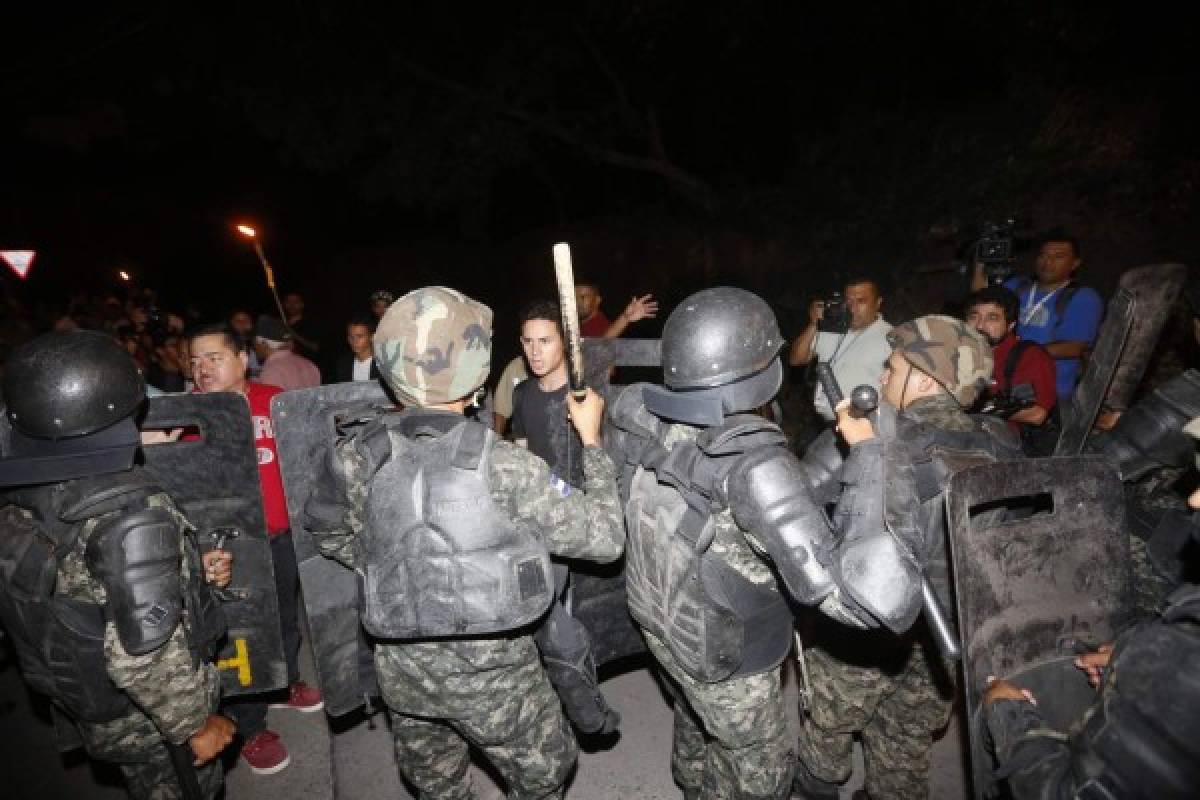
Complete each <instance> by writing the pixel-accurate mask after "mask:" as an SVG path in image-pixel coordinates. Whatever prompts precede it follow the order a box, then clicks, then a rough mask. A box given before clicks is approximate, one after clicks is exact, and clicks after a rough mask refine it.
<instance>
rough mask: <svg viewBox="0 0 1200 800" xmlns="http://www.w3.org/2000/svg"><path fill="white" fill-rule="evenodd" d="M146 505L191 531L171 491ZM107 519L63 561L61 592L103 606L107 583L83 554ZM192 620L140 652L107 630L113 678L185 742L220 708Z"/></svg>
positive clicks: (212, 671) (89, 525)
mask: <svg viewBox="0 0 1200 800" xmlns="http://www.w3.org/2000/svg"><path fill="white" fill-rule="evenodd" d="M146 504H147V505H148V506H149V507H151V508H161V509H165V510H166V511H169V512H170V513H171V515H172V516H174V517H175V519H176V522H178V523H179V524H180V526H181V527H182V528H183V529H184V530H191V525H190V524H189V523H188V521H187V520H186V519H185V518H184V517H183V515H182V514H180V513H179V511H178V510H177V509H176V508H175V504H174V503H173V502H171V498H170V497H168V496H167V495H165V494H158V495H153V496H151V497H150V498H148V499H147V501H146ZM104 519H106V517H94V518H92V519H89V520H88V521H87V522H85V523H84V524H83V528H82V530H81V532H80V536H79V541H78V543H77V545H76V547H75V548H74V549H73V550H72V551H71V552H70V553H68V554H67V555H66V556H64V557H63V559H62V560H61V561H60V562H59V566H58V578H57V581H58V582H57V589H56V591H57V592H58V593H60V594H64V595H66V596H68V597H70V598H72V599H74V600H83V601H87V602H92V603H96V604H99V605H103V604H104V603H105V602H106V600H107V595H106V594H105V591H104V587H103V586H102V585H101V584H100V582H99V581H98V580H96V579H95V578H93V577H92V575H91V573H90V572H88V569H87V567H86V566H85V564H84V557H83V552H84V549H85V548H86V546H87V542H88V539H89V537H90V536H91V534H92V532H93V531H94V530H95V529H96V526H97V525H99V523H100V522H101V521H103V520H104ZM185 558H186V556H185V553H184V551H183V550H182V549H181V552H180V572H181V573H182V572H183V571H184V570H186V569H187V565H186V560H185ZM185 613H186V612H185ZM186 624H187V620H186V617H185V619H184V623H183V624H181V625H179V626H178V627H177V628H176V629H175V632H174V633H173V634H172V635H171V638H170V639H169V640H167V643H166V644H165V645H163V646H162V647H160V648H158V649H157V650H154V651H151V652H149V653H146V654H145V655H140V656H134V655H130V654H128V653H126V652H125V648H123V647H122V646H121V642H120V639H119V638H118V637H117V632H116V626H115V625H114V624H113V623H112V622H109V623H108V624H107V626H106V628H105V634H104V650H105V654H106V656H107V660H108V676H109V677H110V678H111V679H112V681H113V683H115V684H116V685H117V688H119V689H122V690H123V691H124V692H125V693H126V694H128V695H129V697H130V699H131V700H133V702H134V703H135V704H136V705H137V707H138V708H139V709H141V710H142V711H144V712H145V713H146V714H147V715H148V716H149V717H150V719H151V720H152V721H153V723H154V725H155V726H156V728H157V729H158V730H159V731H160V732H161V734H162V735H163V736H164V737H165V738H167V739H169V740H170V741H171V742H173V743H175V744H185V743H186V742H187V740H188V739H189V738H190V737H191V735H192V734H194V733H195V732H196V731H198V730H200V728H201V726H203V725H204V721H205V720H206V719H207V717H208V715H209V714H211V713H214V712H215V711H216V708H217V701H218V700H219V698H220V693H221V682H220V677H219V675H218V674H217V668H216V666H214V665H213V664H200V665H195V664H194V663H193V659H192V653H191V649H190V648H189V647H188V641H187V633H186V631H185V629H184V625H186Z"/></svg>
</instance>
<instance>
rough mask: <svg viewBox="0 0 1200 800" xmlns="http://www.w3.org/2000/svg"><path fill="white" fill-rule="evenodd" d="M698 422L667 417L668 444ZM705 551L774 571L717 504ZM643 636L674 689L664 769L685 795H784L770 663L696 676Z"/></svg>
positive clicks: (787, 755)
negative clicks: (723, 677) (711, 679)
mask: <svg viewBox="0 0 1200 800" xmlns="http://www.w3.org/2000/svg"><path fill="white" fill-rule="evenodd" d="M700 433H701V429H700V428H696V427H693V426H691V425H682V424H673V425H671V426H669V427H668V428H667V430H666V432H665V433H664V435H663V445H664V446H665V447H667V448H668V449H670V448H672V447H674V446H675V445H677V444H679V443H680V442H686V441H692V440H695V439H696V437H697V436H699V434H700ZM713 530H714V537H713V540H712V544H710V545H709V549H708V554H709V556H713V557H717V558H720V559H722V560H723V561H724V562H725V563H727V564H728V565H729V566H731V567H732V568H733V569H734V570H736V571H737V572H738V573H740V574H741V575H742V576H743V577H745V578H746V579H747V580H748V581H751V582H753V583H756V584H760V585H764V584H766V585H772V586H774V585H775V574H774V573H773V572H772V571H771V568H770V567H769V566H768V565H767V564H766V563H765V562H764V561H763V559H762V557H760V556H759V555H758V554H757V553H756V552H755V551H754V549H753V547H752V546H751V544H750V542H749V541H748V540H747V538H746V534H745V533H743V532H742V530H741V529H740V528H738V526H737V523H736V522H734V519H733V514H732V513H731V512H730V511H729V510H728V509H724V510H722V511H720V512H718V513H716V514H714V515H713ZM643 635H644V636H645V639H646V644H647V646H648V647H649V649H650V652H651V653H652V654H653V655H654V658H655V660H656V661H657V662H658V664H659V666H660V667H661V668H662V670H663V671H664V672H665V673H666V675H667V676H668V677H669V678H670V683H671V686H672V690H673V693H674V694H675V739H674V746H673V748H672V754H671V772H672V775H673V776H674V778H675V781H676V782H677V783H678V784H679V785H680V786H681V787H682V788H683V790H684V792H685V794H686V795H687V796H688V797H692V796H696V797H703V798H746V799H747V800H750V799H751V798H755V799H757V798H774V797H786V796H787V791H788V790H789V787H790V786H791V779H792V778H791V775H792V767H793V764H794V762H795V754H794V748H793V746H792V742H791V735H790V733H789V732H788V729H787V719H786V714H785V708H784V705H783V695H782V690H781V685H780V670H779V669H778V668H776V669H773V670H770V671H768V672H764V673H760V674H758V675H751V676H749V677H746V678H739V679H735V680H728V681H721V682H718V683H702V682H700V681H697V680H695V679H694V678H692V677H691V676H690V675H688V674H687V673H686V672H685V671H684V670H683V669H682V668H681V667H680V666H679V665H678V664H677V663H676V661H675V659H674V657H673V656H672V655H671V652H670V650H669V649H668V648H667V646H666V644H665V643H664V642H662V641H661V640H659V639H657V638H656V637H654V636H653V635H651V634H649V633H647V632H646V631H645V630H643Z"/></svg>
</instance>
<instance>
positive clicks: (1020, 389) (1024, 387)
mask: <svg viewBox="0 0 1200 800" xmlns="http://www.w3.org/2000/svg"><path fill="white" fill-rule="evenodd" d="M1036 400H1037V395H1035V394H1034V391H1033V386H1032V385H1030V384H1028V383H1022V384H1021V385H1019V386H1014V387H1012V388H1011V389H1009V390H1008V391H1006V392H997V393H996V394H994V395H992V396H991V397H989V398H988V399H987V402H985V403H984V404H983V407H982V408H981V409H979V410H980V411H981V412H982V413H984V414H992V415H993V416H997V417H1001V418H1003V419H1008V418H1009V417H1011V416H1012V415H1013V414H1015V413H1017V412H1018V411H1024V410H1025V409H1027V408H1029V407H1030V406H1032V405H1033V404H1034V401H1036Z"/></svg>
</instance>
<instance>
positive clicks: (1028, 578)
mask: <svg viewBox="0 0 1200 800" xmlns="http://www.w3.org/2000/svg"><path fill="white" fill-rule="evenodd" d="M1018 499H1019V500H1018ZM1047 499H1048V500H1049V501H1050V503H1051V504H1052V505H1051V510H1049V511H1048V512H1039V513H1035V514H1033V515H1032V516H1026V517H1024V518H1020V519H1015V518H1014V519H1010V520H1008V521H1004V522H984V520H992V519H994V517H995V515H993V514H985V513H984V512H986V511H989V510H992V509H995V508H996V507H997V506H1000V505H1012V504H1013V503H1014V501H1015V502H1016V504H1017V505H1021V504H1029V503H1030V502H1031V500H1040V501H1042V502H1040V503H1038V502H1034V503H1033V504H1032V505H1033V507H1037V508H1042V507H1045V504H1044V501H1045V500H1047ZM1006 501H1007V502H1006ZM946 510H947V515H948V518H949V523H950V525H949V539H950V552H951V556H952V559H953V566H954V594H955V602H956V605H957V609H958V624H959V631H960V632H961V634H962V646H963V660H962V661H963V672H964V684H965V685H964V690H965V693H966V708H967V716H968V730H969V733H970V741H971V763H972V767H973V769H972V772H973V783H974V790H975V797H977V798H982V797H984V796H985V793H987V792H988V790H989V787H990V783H991V774H992V758H991V755H990V754H989V752H988V750H987V745H986V731H985V729H984V728H983V723H982V713H981V705H980V701H981V697H982V694H983V691H984V689H985V688H986V681H987V678H988V676H989V675H994V676H996V677H997V678H1004V679H1006V680H1009V681H1012V682H1013V683H1015V684H1017V685H1018V686H1021V687H1023V688H1027V689H1030V690H1031V691H1033V693H1034V695H1035V696H1036V697H1037V698H1038V709H1039V710H1040V711H1041V712H1042V714H1043V716H1044V717H1045V718H1046V720H1047V722H1048V723H1049V724H1050V725H1051V726H1052V727H1054V728H1056V729H1058V730H1061V731H1066V730H1067V729H1068V727H1069V726H1070V724H1071V723H1072V722H1074V721H1075V720H1076V719H1078V717H1079V716H1080V714H1081V713H1082V712H1083V710H1084V709H1085V708H1087V706H1088V705H1090V704H1091V703H1092V701H1093V700H1094V699H1095V692H1094V691H1093V690H1092V689H1091V687H1090V686H1089V685H1088V683H1087V680H1086V678H1085V677H1084V675H1083V673H1082V672H1080V671H1079V670H1078V669H1076V668H1075V667H1074V665H1073V660H1074V658H1075V656H1076V655H1077V654H1078V653H1079V652H1081V651H1082V650H1083V649H1086V648H1089V647H1094V646H1095V645H1098V644H1101V643H1103V642H1106V641H1111V640H1112V639H1113V638H1114V636H1115V634H1116V633H1117V631H1118V630H1119V629H1120V628H1121V627H1123V625H1124V623H1125V617H1126V615H1127V614H1128V608H1129V602H1128V600H1129V598H1128V593H1129V588H1130V586H1129V584H1130V574H1129V569H1130V567H1129V564H1130V561H1129V538H1128V535H1127V534H1126V533H1125V532H1124V530H1123V527H1124V526H1123V523H1124V503H1123V493H1122V491H1121V481H1120V478H1119V477H1118V475H1117V472H1116V470H1115V469H1114V468H1113V466H1112V465H1111V464H1109V463H1108V462H1107V461H1106V460H1105V459H1103V458H1099V457H1095V456H1082V457H1074V458H1043V459H1032V460H1029V461H1023V462H1021V463H1020V464H1019V465H1014V464H1011V463H997V464H985V465H980V466H975V467H969V468H967V469H964V470H963V471H961V472H958V473H956V474H955V475H954V476H953V477H952V478H951V479H950V483H949V487H948V489H947V493H946ZM976 515H978V516H976ZM1013 516H1014V517H1016V516H1020V515H1013Z"/></svg>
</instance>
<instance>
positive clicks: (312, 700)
mask: <svg viewBox="0 0 1200 800" xmlns="http://www.w3.org/2000/svg"><path fill="white" fill-rule="evenodd" d="M324 707H325V701H324V700H322V699H321V693H320V691H318V690H317V689H315V688H313V687H312V686H309V685H308V684H307V683H305V682H304V681H296V682H295V683H293V684H292V685H291V686H289V687H288V699H287V702H286V703H271V708H290V709H292V710H293V711H302V712H304V713H305V714H311V713H312V712H314V711H320V710H321V709H322V708H324Z"/></svg>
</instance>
